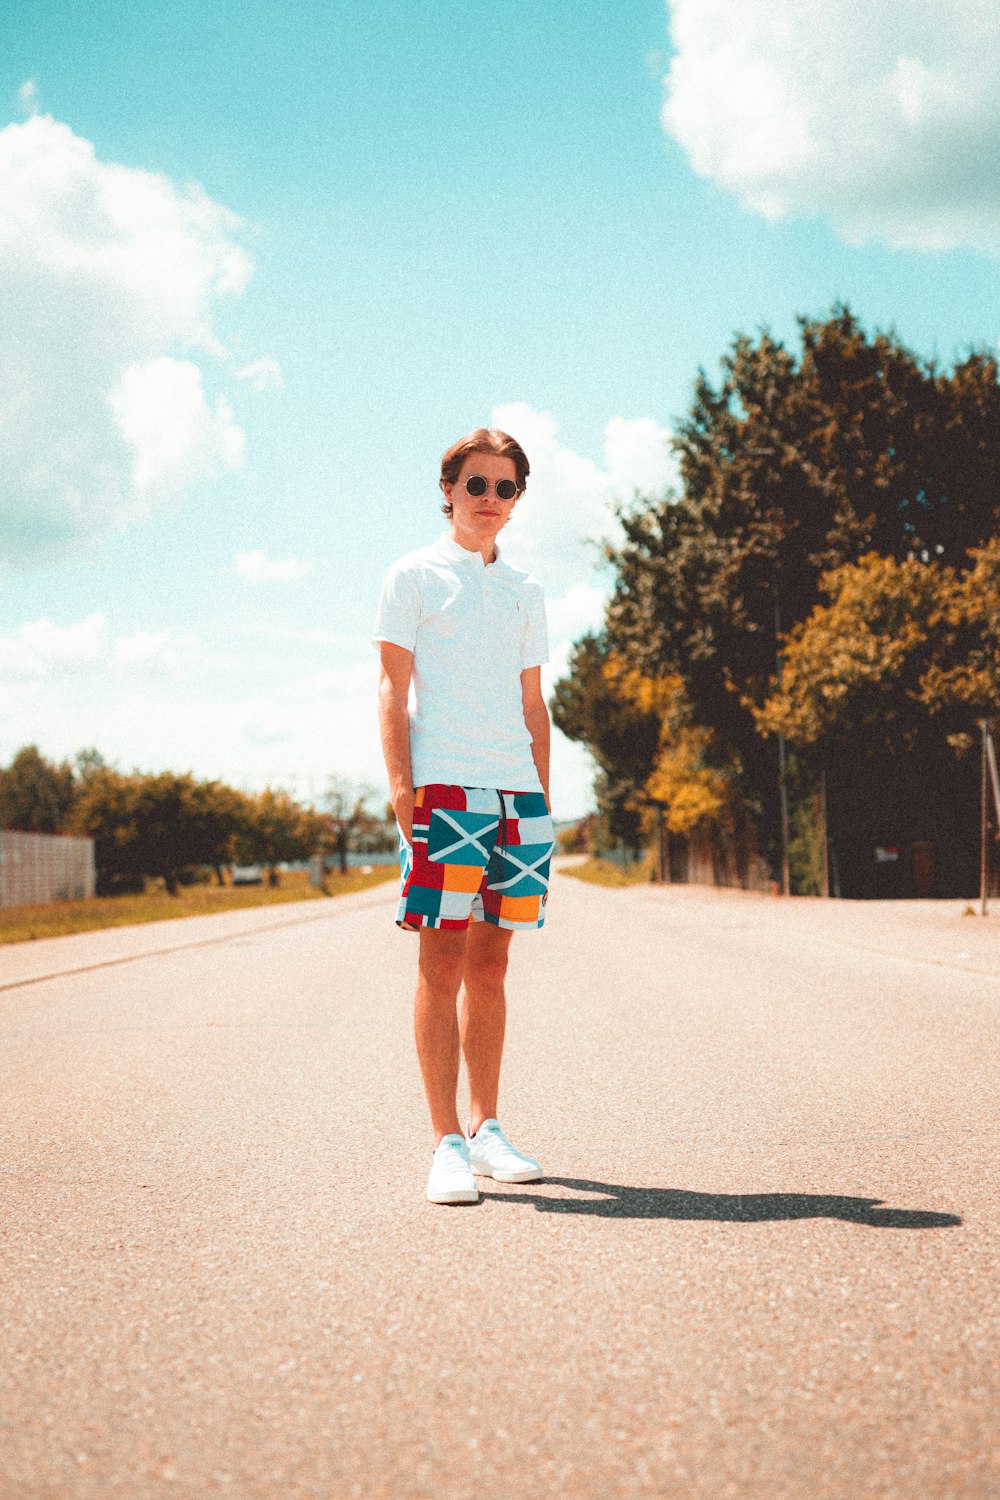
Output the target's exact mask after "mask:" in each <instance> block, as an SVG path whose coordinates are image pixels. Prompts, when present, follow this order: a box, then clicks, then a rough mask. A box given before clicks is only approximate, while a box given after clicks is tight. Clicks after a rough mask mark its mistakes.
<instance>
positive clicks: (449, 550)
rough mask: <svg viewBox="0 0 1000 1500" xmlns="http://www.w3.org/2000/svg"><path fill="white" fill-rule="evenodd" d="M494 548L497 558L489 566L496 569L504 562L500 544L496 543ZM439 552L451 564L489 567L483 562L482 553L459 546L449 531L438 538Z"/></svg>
mask: <svg viewBox="0 0 1000 1500" xmlns="http://www.w3.org/2000/svg"><path fill="white" fill-rule="evenodd" d="M493 546H494V550H495V551H496V557H495V558H494V559H493V561H492V562H491V563H490V564H489V566H490V567H491V568H495V567H496V566H497V564H498V563H500V562H502V560H503V559H502V556H501V553H500V543H499V542H494V543H493ZM437 550H438V552H439V553H440V554H441V556H442V557H446V558H447V559H448V561H449V562H465V563H472V565H473V566H475V565H476V564H478V565H479V567H481V568H485V567H486V566H487V564H486V563H484V562H483V554H482V553H481V552H470V551H469V550H468V548H467V547H461V546H459V544H458V542H456V541H455V539H454V537H452V536H449V535H448V533H447V531H443V532H442V533H441V535H440V536H439V537H438V540H437Z"/></svg>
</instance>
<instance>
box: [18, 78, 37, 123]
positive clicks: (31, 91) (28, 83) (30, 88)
mask: <svg viewBox="0 0 1000 1500" xmlns="http://www.w3.org/2000/svg"><path fill="white" fill-rule="evenodd" d="M17 101H18V103H19V104H20V106H21V108H22V110H23V111H24V113H25V114H26V115H34V114H37V113H38V79H37V78H26V79H25V80H24V82H23V83H22V84H21V87H20V88H19V89H18V91H17Z"/></svg>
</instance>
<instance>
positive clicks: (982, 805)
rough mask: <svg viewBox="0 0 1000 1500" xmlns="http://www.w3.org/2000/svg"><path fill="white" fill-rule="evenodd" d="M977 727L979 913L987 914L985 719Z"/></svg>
mask: <svg viewBox="0 0 1000 1500" xmlns="http://www.w3.org/2000/svg"><path fill="white" fill-rule="evenodd" d="M979 728H980V731H981V732H982V737H983V753H982V776H981V786H980V796H979V914H980V916H982V917H985V916H986V915H987V910H986V903H987V890H986V888H987V886H988V884H989V858H988V854H987V843H986V839H987V832H988V827H987V818H986V806H987V803H986V770H987V765H986V720H985V719H980V721H979Z"/></svg>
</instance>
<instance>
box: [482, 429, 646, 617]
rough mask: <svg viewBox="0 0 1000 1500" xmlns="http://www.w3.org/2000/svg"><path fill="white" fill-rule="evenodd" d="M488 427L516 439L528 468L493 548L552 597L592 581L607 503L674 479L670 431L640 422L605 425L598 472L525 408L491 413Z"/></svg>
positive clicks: (606, 530) (606, 528) (606, 526)
mask: <svg viewBox="0 0 1000 1500" xmlns="http://www.w3.org/2000/svg"><path fill="white" fill-rule="evenodd" d="M490 425H491V426H493V427H499V428H500V429H501V430H503V431H505V432H509V433H511V434H512V436H514V437H516V438H517V440H518V442H519V443H520V444H521V446H522V447H523V448H524V450H525V452H526V453H527V455H528V462H529V464H530V465H531V474H530V476H529V479H528V487H527V490H526V492H525V494H524V495H523V496H522V498H521V499H520V500H519V501H518V502H517V506H516V507H515V511H514V517H513V519H512V520H511V522H510V523H509V525H508V526H507V528H506V529H505V531H504V532H503V535H502V536H501V539H500V544H501V547H503V548H504V549H505V550H509V552H510V556H511V560H512V561H513V562H514V563H516V565H517V566H520V567H525V568H528V569H529V570H530V571H531V572H533V573H535V574H536V576H537V577H538V578H540V579H541V581H542V583H543V584H544V585H545V587H546V591H547V592H548V593H549V594H550V595H551V596H552V597H555V596H557V595H559V594H561V593H563V592H565V591H566V590H567V589H569V588H571V587H572V586H573V584H575V583H579V582H581V581H587V582H590V583H592V584H593V583H594V580H595V575H594V569H595V565H596V564H597V562H598V556H599V555H598V551H597V549H596V547H594V546H592V545H590V542H591V541H592V540H599V539H600V538H601V537H604V536H608V535H611V534H612V532H613V530H614V516H613V512H612V501H614V500H626V501H627V500H631V499H632V498H633V496H634V494H635V492H636V490H637V489H638V490H642V491H644V492H645V493H651V494H658V493H660V492H662V491H663V490H665V489H666V488H667V487H669V486H670V485H671V484H672V483H673V482H674V479H675V475H676V464H675V461H674V457H673V454H672V452H671V449H670V433H669V432H668V430H667V429H666V428H665V427H661V426H660V424H659V423H658V422H654V421H653V420H652V419H651V418H648V417H640V418H638V419H634V420H630V419H627V418H624V417H613V418H612V419H611V421H610V422H608V424H607V427H606V428H605V432H604V463H603V465H602V466H599V465H598V464H596V463H594V462H593V460H592V459H589V458H585V457H583V456H582V455H580V454H578V453H576V452H574V450H573V449H571V448H567V447H564V446H563V445H562V444H560V442H559V440H558V433H559V427H558V424H557V422H556V420H555V418H554V417H552V416H551V415H550V414H549V413H548V412H540V411H535V410H534V408H532V407H530V406H528V405H527V404H526V403H525V402H520V401H514V402H509V403H507V404H506V405H503V406H498V407H495V408H494V410H493V413H492V415H491V418H490Z"/></svg>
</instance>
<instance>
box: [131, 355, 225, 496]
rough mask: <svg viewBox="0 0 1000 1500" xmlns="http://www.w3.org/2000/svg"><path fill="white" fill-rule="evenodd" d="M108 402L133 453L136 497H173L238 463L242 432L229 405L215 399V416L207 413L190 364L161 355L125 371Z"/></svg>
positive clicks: (198, 377) (198, 379) (199, 382)
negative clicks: (198, 480) (218, 471)
mask: <svg viewBox="0 0 1000 1500" xmlns="http://www.w3.org/2000/svg"><path fill="white" fill-rule="evenodd" d="M108 401H109V404H110V406H111V410H112V412H113V413H114V418H115V422H116V423H117V425H118V428H119V431H120V432H121V434H122V437H123V438H124V439H125V442H126V443H127V444H128V447H129V450H130V452H131V453H132V469H131V481H132V490H133V493H134V494H135V495H136V496H137V497H141V498H142V499H150V498H155V497H172V496H174V495H177V494H179V493H181V492H182V491H183V490H184V489H186V488H187V486H188V485H190V484H193V483H194V482H195V480H197V479H199V478H206V477H208V476H209V475H211V474H214V473H215V472H216V471H217V470H218V469H220V468H230V469H238V468H239V466H240V464H241V463H242V461H243V432H242V430H241V429H240V428H239V427H237V426H236V425H235V423H234V422H233V414H232V411H231V410H230V407H229V403H228V402H227V401H226V399H225V397H224V396H219V397H218V398H217V400H216V403H215V409H214V411H213V410H212V409H211V408H210V407H209V405H208V403H207V401H206V400H205V391H204V386H203V384H202V376H201V370H200V369H199V368H198V366H197V365H195V364H192V363H191V361H190V360H187V359H171V358H170V357H169V356H168V355H163V356H161V357H160V358H159V359H154V360H151V361H150V362H149V364H145V365H129V366H128V368H127V369H126V370H125V372H124V373H123V375H122V379H121V384H120V385H119V386H118V387H117V389H116V390H114V391H112V393H111V395H110V396H109V397H108Z"/></svg>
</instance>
